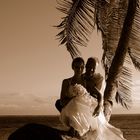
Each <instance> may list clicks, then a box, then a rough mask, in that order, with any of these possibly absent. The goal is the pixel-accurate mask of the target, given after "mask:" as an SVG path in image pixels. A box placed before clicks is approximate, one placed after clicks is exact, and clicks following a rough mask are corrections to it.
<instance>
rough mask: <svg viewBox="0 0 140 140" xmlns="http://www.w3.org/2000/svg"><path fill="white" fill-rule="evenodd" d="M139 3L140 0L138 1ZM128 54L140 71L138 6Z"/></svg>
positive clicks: (139, 15) (139, 17)
mask: <svg viewBox="0 0 140 140" xmlns="http://www.w3.org/2000/svg"><path fill="white" fill-rule="evenodd" d="M137 3H139V0H137ZM128 53H129V55H130V57H131V60H132V62H133V64H134V66H135V68H136V69H138V70H140V7H139V5H138V4H137V8H136V14H135V17H134V22H133V25H132V31H131V35H130V41H129V49H128Z"/></svg>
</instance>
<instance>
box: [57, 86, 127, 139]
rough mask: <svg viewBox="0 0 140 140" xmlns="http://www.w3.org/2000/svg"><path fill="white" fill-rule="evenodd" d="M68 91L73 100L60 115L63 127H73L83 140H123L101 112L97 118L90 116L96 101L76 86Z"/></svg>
mask: <svg viewBox="0 0 140 140" xmlns="http://www.w3.org/2000/svg"><path fill="white" fill-rule="evenodd" d="M69 90H70V91H69V92H70V93H71V96H73V98H72V99H71V100H70V101H69V103H68V104H67V105H66V106H65V107H64V108H63V109H62V112H61V114H60V120H61V122H62V123H63V124H64V125H66V126H68V127H73V128H74V129H75V130H76V131H77V132H78V133H79V135H80V136H81V137H83V139H85V140H125V139H124V138H123V134H122V132H121V131H120V129H118V128H115V127H114V126H112V125H111V124H109V123H108V122H107V121H106V119H105V117H104V114H103V111H101V112H100V114H99V116H96V117H95V116H93V115H92V114H93V112H94V109H95V108H96V106H97V99H95V98H93V97H92V96H90V94H89V93H88V92H87V91H86V89H85V88H84V87H83V86H81V85H80V84H76V85H74V86H70V88H69ZM84 137H85V138H84Z"/></svg>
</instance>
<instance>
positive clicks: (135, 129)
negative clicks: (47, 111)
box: [0, 114, 140, 140]
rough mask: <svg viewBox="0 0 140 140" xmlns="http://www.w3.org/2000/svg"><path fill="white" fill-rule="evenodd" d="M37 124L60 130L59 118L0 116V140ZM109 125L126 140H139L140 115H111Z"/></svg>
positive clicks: (4, 139)
mask: <svg viewBox="0 0 140 140" xmlns="http://www.w3.org/2000/svg"><path fill="white" fill-rule="evenodd" d="M28 123H39V124H43V125H49V126H52V127H55V128H59V129H62V127H63V126H62V124H61V123H60V121H59V116H48V115H47V116H0V140H7V138H8V136H9V135H10V134H11V133H12V132H14V131H15V130H16V129H18V128H20V127H22V126H24V125H25V124H28ZM110 123H111V124H112V125H113V126H115V127H117V128H120V129H121V130H122V132H123V134H124V137H125V138H126V139H127V140H140V114H125V115H122V114H119V115H112V116H111V120H110Z"/></svg>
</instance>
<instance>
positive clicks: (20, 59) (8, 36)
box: [0, 0, 140, 115]
mask: <svg viewBox="0 0 140 140" xmlns="http://www.w3.org/2000/svg"><path fill="white" fill-rule="evenodd" d="M56 6H57V3H56V0H12V1H11V0H0V19H1V20H0V115H56V114H59V112H58V111H57V110H56V108H55V106H54V104H55V101H56V99H58V98H59V96H60V90H61V83H62V80H63V79H64V78H68V77H71V76H72V75H73V71H72V69H71V61H72V59H71V56H70V54H69V53H68V51H67V50H66V48H65V46H60V45H59V41H58V40H57V38H56V34H57V33H58V32H59V30H58V29H57V28H55V27H54V26H55V25H58V24H59V23H60V21H61V18H62V14H61V13H60V12H59V11H58V10H57V9H56ZM80 51H81V53H82V57H83V58H84V59H85V61H86V60H87V58H88V57H90V56H95V57H98V58H99V60H101V56H102V40H101V36H100V33H97V32H96V30H95V31H94V32H93V34H92V36H91V38H90V41H89V43H88V46H87V47H86V48H81V49H80ZM97 72H100V73H101V74H102V75H104V70H103V69H102V66H101V63H100V65H99V67H98V69H97ZM133 79H134V87H133V102H134V104H133V106H132V108H131V109H130V110H126V109H124V108H122V107H121V106H118V105H117V106H116V105H115V106H114V109H113V112H114V113H128V114H130V113H140V111H139V110H140V95H138V93H139V92H140V73H138V72H136V71H134V76H133Z"/></svg>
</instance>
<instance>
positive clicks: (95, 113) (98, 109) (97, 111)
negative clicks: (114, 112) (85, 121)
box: [93, 105, 101, 117]
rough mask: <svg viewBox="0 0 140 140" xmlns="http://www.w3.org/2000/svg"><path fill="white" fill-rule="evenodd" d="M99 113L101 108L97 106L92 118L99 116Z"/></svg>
mask: <svg viewBox="0 0 140 140" xmlns="http://www.w3.org/2000/svg"><path fill="white" fill-rule="evenodd" d="M100 111H101V106H100V105H98V106H97V107H96V108H95V110H94V112H93V116H94V117H96V116H99V113H100Z"/></svg>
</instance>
